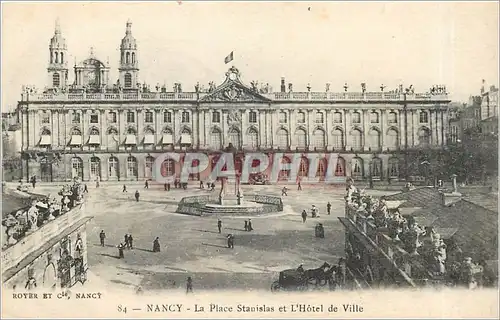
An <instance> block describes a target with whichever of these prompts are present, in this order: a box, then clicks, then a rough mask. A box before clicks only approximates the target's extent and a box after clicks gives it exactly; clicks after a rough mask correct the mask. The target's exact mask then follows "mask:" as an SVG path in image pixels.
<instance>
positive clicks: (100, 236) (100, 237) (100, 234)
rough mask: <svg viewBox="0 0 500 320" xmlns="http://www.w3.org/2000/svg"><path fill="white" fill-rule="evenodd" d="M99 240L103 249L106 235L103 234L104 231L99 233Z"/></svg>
mask: <svg viewBox="0 0 500 320" xmlns="http://www.w3.org/2000/svg"><path fill="white" fill-rule="evenodd" d="M99 239H100V240H101V247H104V239H106V234H105V233H104V230H101V233H99Z"/></svg>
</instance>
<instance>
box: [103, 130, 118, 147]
mask: <svg viewBox="0 0 500 320" xmlns="http://www.w3.org/2000/svg"><path fill="white" fill-rule="evenodd" d="M106 136H107V147H108V149H109V150H118V145H119V144H120V137H119V136H118V131H117V130H116V129H115V128H109V129H108V131H107V133H106Z"/></svg>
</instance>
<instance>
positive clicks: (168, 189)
mask: <svg viewBox="0 0 500 320" xmlns="http://www.w3.org/2000/svg"><path fill="white" fill-rule="evenodd" d="M167 191H170V182H169V183H167Z"/></svg>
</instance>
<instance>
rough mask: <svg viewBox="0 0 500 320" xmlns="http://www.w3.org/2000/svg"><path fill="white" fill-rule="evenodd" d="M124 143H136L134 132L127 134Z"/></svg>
mask: <svg viewBox="0 0 500 320" xmlns="http://www.w3.org/2000/svg"><path fill="white" fill-rule="evenodd" d="M125 144H129V145H130V144H137V139H136V136H135V135H134V134H127V138H126V139H125Z"/></svg>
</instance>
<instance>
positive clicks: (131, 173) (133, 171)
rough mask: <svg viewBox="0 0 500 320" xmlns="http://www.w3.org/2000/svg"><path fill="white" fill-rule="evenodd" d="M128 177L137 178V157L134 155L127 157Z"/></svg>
mask: <svg viewBox="0 0 500 320" xmlns="http://www.w3.org/2000/svg"><path fill="white" fill-rule="evenodd" d="M127 178H137V159H136V158H135V157H132V156H128V158H127Z"/></svg>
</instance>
